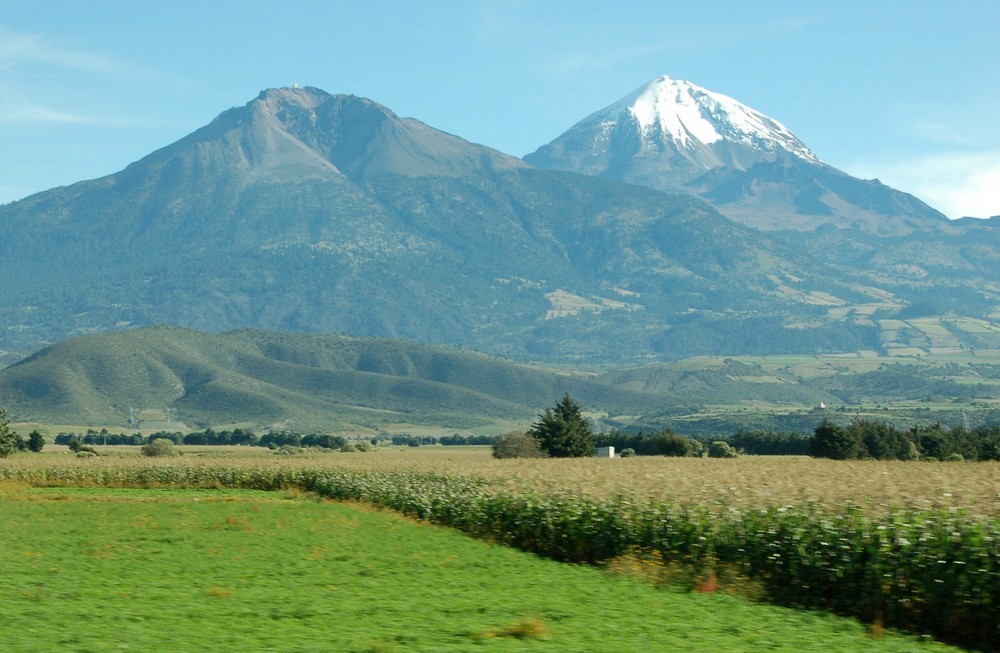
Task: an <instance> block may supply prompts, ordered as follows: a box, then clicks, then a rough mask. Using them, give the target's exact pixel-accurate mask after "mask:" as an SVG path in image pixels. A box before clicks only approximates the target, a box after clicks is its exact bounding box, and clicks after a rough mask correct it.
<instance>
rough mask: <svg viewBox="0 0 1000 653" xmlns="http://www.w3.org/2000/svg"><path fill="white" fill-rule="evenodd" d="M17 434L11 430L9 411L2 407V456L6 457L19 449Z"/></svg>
mask: <svg viewBox="0 0 1000 653" xmlns="http://www.w3.org/2000/svg"><path fill="white" fill-rule="evenodd" d="M17 439H18V438H17V435H16V434H15V433H14V432H13V431H11V430H10V423H9V422H8V421H7V411H5V410H4V409H3V408H0V458H6V457H7V456H9V455H11V454H12V453H14V452H15V451H17Z"/></svg>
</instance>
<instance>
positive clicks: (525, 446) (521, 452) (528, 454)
mask: <svg viewBox="0 0 1000 653" xmlns="http://www.w3.org/2000/svg"><path fill="white" fill-rule="evenodd" d="M493 457H494V458H544V457H545V452H544V451H542V448H541V446H540V445H539V444H538V440H536V439H535V438H533V437H532V436H531V435H529V434H527V433H521V432H520V431H511V432H510V433H504V434H503V435H501V436H500V437H499V438H497V441H496V442H494V443H493Z"/></svg>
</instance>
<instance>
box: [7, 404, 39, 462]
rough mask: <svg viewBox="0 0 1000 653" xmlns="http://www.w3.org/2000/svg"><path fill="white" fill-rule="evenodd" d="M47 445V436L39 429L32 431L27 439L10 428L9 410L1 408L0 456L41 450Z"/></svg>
mask: <svg viewBox="0 0 1000 653" xmlns="http://www.w3.org/2000/svg"><path fill="white" fill-rule="evenodd" d="M43 447H45V437H44V436H43V435H42V434H41V433H39V432H38V431H32V432H31V433H29V434H28V439H27V440H25V439H24V438H22V437H21V436H20V435H19V434H17V433H15V432H13V431H11V430H10V422H9V421H7V411H5V410H4V409H3V408H0V458H6V457H7V456H9V455H11V454H13V453H14V452H15V451H33V452H36V453H37V452H39V451H41V450H42V448H43Z"/></svg>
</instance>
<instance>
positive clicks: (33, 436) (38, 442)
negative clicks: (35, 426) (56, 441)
mask: <svg viewBox="0 0 1000 653" xmlns="http://www.w3.org/2000/svg"><path fill="white" fill-rule="evenodd" d="M44 447H45V436H43V435H42V434H41V433H39V432H38V431H32V432H31V433H29V434H28V449H30V450H32V451H34V452H35V453H38V452H39V451H41V450H42V449H43V448H44Z"/></svg>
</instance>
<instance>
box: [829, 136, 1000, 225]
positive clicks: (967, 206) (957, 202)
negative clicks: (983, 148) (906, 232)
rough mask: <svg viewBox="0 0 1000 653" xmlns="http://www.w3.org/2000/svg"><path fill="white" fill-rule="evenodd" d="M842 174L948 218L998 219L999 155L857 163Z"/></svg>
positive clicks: (952, 154)
mask: <svg viewBox="0 0 1000 653" xmlns="http://www.w3.org/2000/svg"><path fill="white" fill-rule="evenodd" d="M845 170H847V171H848V172H850V174H852V175H855V176H858V177H863V178H866V179H869V178H873V177H876V178H878V179H879V180H881V181H882V183H884V184H887V185H889V186H892V187H893V188H896V189H899V190H902V191H906V192H907V193H910V194H912V195H916V196H917V197H919V198H920V199H922V200H923V201H925V202H927V203H928V204H930V205H931V206H933V207H934V208H936V209H937V210H939V211H941V212H942V213H944V214H945V215H947V216H948V217H949V218H962V217H970V216H971V217H975V218H988V217H991V216H994V215H1000V151H995V152H945V153H940V154H924V155H919V156H914V157H908V158H902V157H900V158H893V159H882V160H879V161H858V162H856V163H855V164H854V165H851V166H847V167H845Z"/></svg>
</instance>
